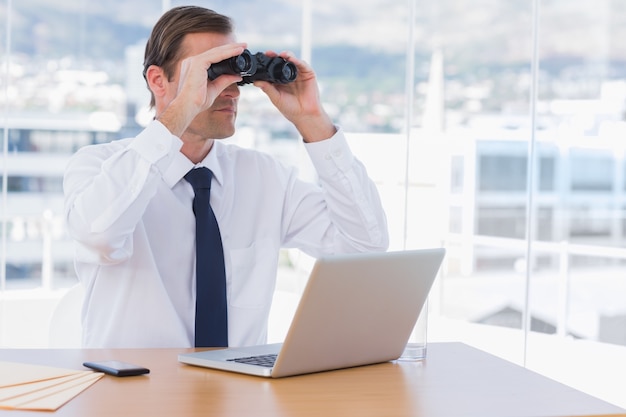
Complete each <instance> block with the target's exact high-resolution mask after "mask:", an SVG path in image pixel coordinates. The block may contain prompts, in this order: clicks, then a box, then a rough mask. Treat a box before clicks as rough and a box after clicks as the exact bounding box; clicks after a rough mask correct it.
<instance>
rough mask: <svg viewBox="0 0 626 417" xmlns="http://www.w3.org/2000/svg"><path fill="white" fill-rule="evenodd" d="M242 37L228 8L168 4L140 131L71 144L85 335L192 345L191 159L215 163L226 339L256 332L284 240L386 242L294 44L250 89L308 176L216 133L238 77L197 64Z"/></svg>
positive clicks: (349, 244) (320, 247)
mask: <svg viewBox="0 0 626 417" xmlns="http://www.w3.org/2000/svg"><path fill="white" fill-rule="evenodd" d="M245 48H246V44H244V43H238V42H237V41H236V40H235V36H234V34H233V29H232V24H231V20H230V19H229V18H228V17H225V16H223V15H220V14H218V13H216V12H213V11H211V10H208V9H204V8H201V7H195V6H183V7H177V8H174V9H172V10H170V11H168V12H167V13H165V14H164V15H163V16H162V17H161V19H160V20H159V22H158V23H157V24H156V25H155V27H154V29H153V32H152V34H151V37H150V39H149V40H148V44H147V46H146V56H145V61H144V74H145V78H146V82H147V85H148V88H149V89H150V91H151V94H152V105H153V107H154V110H155V119H154V120H153V121H152V122H151V123H150V124H149V125H148V126H147V127H146V128H145V129H144V130H143V131H142V132H140V133H139V134H138V135H137V136H136V137H133V138H127V139H122V140H119V141H114V142H111V143H108V144H99V145H91V146H87V147H84V148H82V149H80V150H79V151H78V152H77V153H76V154H75V155H74V156H73V157H72V159H71V161H70V163H69V164H68V166H67V169H66V173H65V176H64V192H65V215H66V223H67V228H68V231H69V233H70V235H71V237H72V238H73V239H74V241H75V243H76V255H75V266H76V271H77V274H78V278H79V281H80V282H81V284H82V286H83V287H84V290H85V302H84V306H83V311H82V321H83V344H84V346H86V347H191V346H194V332H195V330H194V321H195V300H196V287H195V282H196V263H195V259H196V249H195V245H196V244H195V234H196V233H195V217H194V212H193V210H192V200H193V199H194V190H193V188H192V187H191V185H190V183H189V182H187V181H185V180H184V176H185V174H187V172H188V171H190V170H191V169H193V168H194V167H208V168H209V169H210V170H211V171H212V172H213V179H212V182H211V189H210V190H211V191H210V205H211V207H212V208H213V211H214V212H215V217H216V219H217V223H218V225H219V230H220V232H221V241H222V246H223V252H224V256H223V257H224V269H225V277H226V278H225V279H226V304H227V312H228V323H227V326H228V336H227V339H228V344H229V345H230V346H243V345H252V344H260V343H265V341H266V338H267V320H268V314H269V311H270V304H271V301H272V294H273V292H274V287H275V280H276V272H277V267H278V257H279V250H280V248H299V249H301V250H302V251H304V252H306V253H308V254H309V255H311V256H313V257H317V256H320V255H325V254H335V253H347V252H364V251H384V250H386V249H387V247H388V232H387V225H386V219H385V214H384V211H383V209H382V205H381V202H380V198H379V195H378V192H377V190H376V187H375V186H374V184H373V182H372V181H371V180H370V179H369V178H368V176H367V173H366V170H365V168H364V167H363V165H362V164H361V163H360V162H359V161H358V160H357V159H356V158H355V157H354V155H353V154H352V153H351V151H350V149H349V147H348V145H347V143H346V140H345V137H344V134H343V132H342V131H341V129H340V128H337V127H336V126H335V125H334V124H333V122H332V121H331V119H330V118H329V116H328V115H327V113H326V112H325V111H324V109H323V108H322V105H321V102H320V98H319V91H318V86H317V82H316V78H315V73H314V72H313V70H312V69H311V68H310V66H309V65H308V64H306V63H305V62H303V61H301V60H299V59H297V58H296V57H294V56H293V54H291V53H288V52H283V53H281V54H280V56H281V57H283V58H284V59H286V60H287V61H288V62H291V63H293V64H294V65H295V66H296V68H297V72H298V75H297V78H296V80H295V81H294V82H291V83H287V84H277V83H271V82H267V81H255V82H254V86H255V87H257V88H260V89H261V90H263V91H264V92H265V94H266V95H267V96H268V97H269V100H270V101H271V102H272V103H273V104H274V105H275V106H276V107H277V108H278V110H279V111H280V112H281V113H282V115H284V117H285V118H286V119H287V120H289V121H290V122H291V123H293V125H294V126H295V127H296V129H297V130H298V132H299V134H300V135H301V137H302V139H303V141H304V144H305V145H304V146H305V148H306V151H307V152H308V154H309V156H310V159H311V161H312V163H313V166H314V167H315V169H316V171H317V176H318V182H317V183H307V182H304V181H302V180H300V179H298V177H297V173H296V170H295V169H294V168H287V167H284V166H283V165H281V164H279V163H278V162H277V161H275V160H274V159H272V158H271V157H270V156H268V155H265V154H262V153H260V152H257V151H255V150H249V149H242V148H239V147H237V146H235V145H232V144H225V143H223V142H221V141H220V139H224V138H228V137H230V136H232V135H233V134H234V131H235V118H236V115H237V101H238V98H239V86H238V85H237V83H238V82H239V81H241V80H242V78H241V76H240V75H238V74H237V75H232V74H225V75H220V76H218V77H217V78H215V79H214V80H210V79H207V70H208V68H209V67H210V66H211V65H213V64H215V63H218V62H221V61H223V60H225V59H227V58H230V57H235V56H239V55H240V54H241V53H242V52H243V51H244V49H245ZM267 54H268V55H269V56H273V55H274V53H272V52H267ZM246 88H253V87H246ZM383 151H384V150H383Z"/></svg>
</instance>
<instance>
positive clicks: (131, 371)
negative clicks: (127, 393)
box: [83, 360, 150, 376]
mask: <svg viewBox="0 0 626 417" xmlns="http://www.w3.org/2000/svg"><path fill="white" fill-rule="evenodd" d="M83 366H86V367H87V368H91V369H93V370H96V371H100V372H104V373H105V374H108V375H114V376H133V375H143V374H148V373H150V370H149V369H148V368H144V367H143V366H138V365H133V364H132V363H126V362H120V361H113V360H110V361H97V362H85V363H83Z"/></svg>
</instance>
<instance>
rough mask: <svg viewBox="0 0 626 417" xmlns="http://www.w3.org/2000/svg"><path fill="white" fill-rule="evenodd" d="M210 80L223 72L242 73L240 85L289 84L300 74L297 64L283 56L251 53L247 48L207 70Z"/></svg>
mask: <svg viewBox="0 0 626 417" xmlns="http://www.w3.org/2000/svg"><path fill="white" fill-rule="evenodd" d="M207 74H208V77H209V79H210V80H214V79H216V78H217V77H219V76H220V75H223V74H233V75H237V74H239V75H241V76H242V77H243V80H241V81H240V82H238V83H237V84H239V85H245V84H250V83H253V82H254V81H269V82H270V83H274V84H287V83H290V82H292V81H293V80H295V79H296V77H297V76H298V71H297V69H296V66H295V65H294V64H292V63H291V62H288V61H287V60H285V59H283V58H281V57H278V56H277V57H269V56H267V55H265V54H264V53H262V52H257V53H256V54H254V55H253V54H252V53H250V51H248V50H247V49H245V50H244V51H243V53H242V54H241V55H237V56H234V57H231V58H228V59H225V60H223V61H220V62H218V63H216V64H213V65H211V66H210V67H209V69H208V70H207Z"/></svg>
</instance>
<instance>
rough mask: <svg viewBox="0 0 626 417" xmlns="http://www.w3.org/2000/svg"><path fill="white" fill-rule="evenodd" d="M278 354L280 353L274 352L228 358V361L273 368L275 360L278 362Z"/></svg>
mask: <svg viewBox="0 0 626 417" xmlns="http://www.w3.org/2000/svg"><path fill="white" fill-rule="evenodd" d="M277 356H278V354H276V353H272V354H269V355H258V356H249V357H247V358H234V359H228V361H230V362H237V363H245V364H248V365H257V366H264V367H266V368H271V367H272V366H274V362H276V357H277Z"/></svg>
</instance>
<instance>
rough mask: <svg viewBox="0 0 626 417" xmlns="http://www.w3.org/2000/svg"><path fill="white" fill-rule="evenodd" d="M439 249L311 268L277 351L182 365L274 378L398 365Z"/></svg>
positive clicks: (209, 356)
mask: <svg viewBox="0 0 626 417" xmlns="http://www.w3.org/2000/svg"><path fill="white" fill-rule="evenodd" d="M444 254H445V249H443V248H433V249H419V250H408V251H396V252H378V253H360V254H348V255H333V256H328V257H322V258H319V259H317V260H316V261H315V264H314V266H313V269H312V271H311V274H310V276H309V279H308V281H307V284H306V286H305V289H304V292H303V294H302V297H301V299H300V302H299V304H298V307H297V309H296V312H295V315H294V318H293V320H292V322H291V325H290V327H289V330H288V331H287V334H286V336H285V340H284V341H283V343H275V344H267V345H259V346H249V347H232V348H225V349H217V350H207V351H200V352H191V353H182V354H179V356H178V360H179V361H180V362H182V363H186V364H189V365H195V366H201V367H206V368H213V369H220V370H225V371H232V372H239V373H244V374H249V375H256V376H263V377H271V378H280V377H286V376H292V375H301V374H308V373H314V372H321V371H330V370H336V369H343V368H350V367H355V366H361V365H369V364H375V363H381V362H387V361H391V360H395V359H398V358H399V357H400V355H401V354H402V352H403V350H404V348H405V346H406V343H407V341H408V339H409V336H410V334H411V332H412V330H413V327H414V326H415V323H416V322H417V318H418V316H419V314H420V311H421V310H422V306H423V305H424V303H425V301H426V298H427V296H428V293H429V291H430V288H431V286H432V284H433V281H434V280H435V277H436V276H437V271H438V270H439V267H440V265H441V262H442V260H443V257H444Z"/></svg>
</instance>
